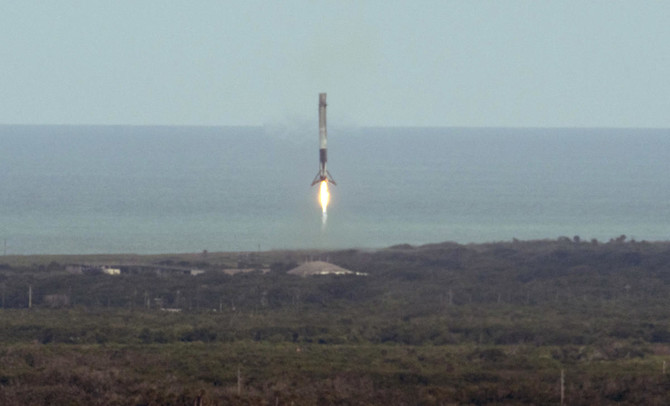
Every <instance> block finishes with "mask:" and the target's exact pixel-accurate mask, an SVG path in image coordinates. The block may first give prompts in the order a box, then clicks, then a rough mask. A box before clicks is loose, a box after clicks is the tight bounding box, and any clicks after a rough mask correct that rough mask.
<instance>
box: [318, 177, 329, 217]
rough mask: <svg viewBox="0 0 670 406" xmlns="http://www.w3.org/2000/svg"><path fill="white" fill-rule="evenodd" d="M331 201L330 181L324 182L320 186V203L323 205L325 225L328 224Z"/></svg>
mask: <svg viewBox="0 0 670 406" xmlns="http://www.w3.org/2000/svg"><path fill="white" fill-rule="evenodd" d="M329 201H330V192H329V191H328V181H327V180H322V181H321V185H320V186H319V202H320V203H321V210H322V213H323V215H322V219H323V223H324V224H325V223H326V218H327V217H328V202H329Z"/></svg>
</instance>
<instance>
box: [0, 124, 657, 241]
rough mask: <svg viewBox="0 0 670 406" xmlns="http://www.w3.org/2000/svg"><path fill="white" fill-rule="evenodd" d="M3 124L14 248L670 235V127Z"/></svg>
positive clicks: (5, 209) (0, 184)
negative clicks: (322, 150)
mask: <svg viewBox="0 0 670 406" xmlns="http://www.w3.org/2000/svg"><path fill="white" fill-rule="evenodd" d="M317 134H318V132H317V128H316V124H315V127H314V128H300V127H296V128H290V127H286V126H284V127H274V128H273V127H128V126H0V244H2V245H0V249H3V252H6V253H7V254H47V253H55V254H88V253H167V252H200V251H202V250H208V251H254V250H258V249H261V250H267V249H283V248H322V249H336V248H357V247H360V248H376V247H385V246H389V245H393V244H400V243H409V244H423V243H430V242H441V241H456V242H460V243H468V242H487V241H500V240H511V239H512V238H518V239H544V238H557V237H559V236H568V237H570V238H572V237H573V236H575V235H579V236H580V237H581V238H582V239H592V238H596V239H599V240H601V241H603V240H604V241H607V240H609V239H610V238H612V237H617V236H619V235H622V234H625V235H627V236H628V237H629V238H635V239H637V240H668V239H670V224H669V220H670V176H668V175H669V174H670V160H669V159H668V157H669V156H670V130H668V129H509V128H506V129H500V128H337V127H335V128H329V140H328V141H329V154H328V157H329V162H328V168H329V170H330V172H331V174H332V175H333V177H334V178H335V180H336V181H337V182H338V185H337V186H335V187H331V205H330V208H329V212H328V222H327V224H326V226H325V227H323V226H322V223H321V209H320V207H319V205H318V202H317V196H316V192H317V188H316V187H314V188H311V187H310V182H311V181H312V179H313V177H314V175H315V174H316V172H317V167H318V140H317Z"/></svg>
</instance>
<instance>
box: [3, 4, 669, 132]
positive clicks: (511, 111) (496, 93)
mask: <svg viewBox="0 0 670 406" xmlns="http://www.w3.org/2000/svg"><path fill="white" fill-rule="evenodd" d="M0 56H1V57H0V61H1V62H0V123H2V124H133V125H154V124H159V125H259V124H277V123H284V122H293V121H301V120H316V119H315V117H316V114H317V113H316V112H317V102H318V95H317V94H318V93H319V92H324V91H325V92H327V93H328V101H329V111H328V113H329V125H337V124H341V125H361V126H369V125H373V126H398V125H400V126H533V127H535V126H541V127H556V126H558V127H565V126H569V127H574V126H578V127H581V126H606V127H665V128H667V127H670V1H584V0H579V1H566V0H561V1H444V0H443V1H388V0H384V1H344V0H342V1H316V0H314V1H286V0H283V1H270V0H264V1H249V0H244V1H205V0H202V1H166V0H161V1H138V0H131V1H125V0H114V1H111V0H109V1H94V0H81V1H66V0H62V1H10V0H6V1H1V2H0Z"/></svg>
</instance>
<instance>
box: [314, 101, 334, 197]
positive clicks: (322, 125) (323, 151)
mask: <svg viewBox="0 0 670 406" xmlns="http://www.w3.org/2000/svg"><path fill="white" fill-rule="evenodd" d="M326 106H327V104H326V94H325V93H319V172H318V173H317V174H316V177H315V178H314V181H312V186H314V185H316V184H317V183H320V182H322V181H324V180H326V181H328V182H330V183H332V184H333V185H336V184H337V183H335V181H334V180H333V177H332V176H330V173H329V172H328V169H327V167H326V165H327V162H328V131H327V130H326Z"/></svg>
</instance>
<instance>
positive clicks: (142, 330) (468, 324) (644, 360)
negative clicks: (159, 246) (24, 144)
mask: <svg viewBox="0 0 670 406" xmlns="http://www.w3.org/2000/svg"><path fill="white" fill-rule="evenodd" d="M311 254H314V253H311ZM317 254H318V253H317ZM322 255H325V256H327V257H328V258H329V260H330V261H331V262H333V263H335V264H337V265H340V266H342V267H344V268H348V269H351V270H354V271H357V272H364V273H367V274H368V276H316V277H307V278H301V277H297V276H293V275H290V274H287V271H288V270H290V269H291V268H292V267H294V266H295V265H296V264H298V263H299V262H300V260H301V258H304V256H305V255H304V253H297V252H266V253H255V254H253V256H252V255H251V254H246V255H245V256H243V257H242V258H241V259H240V257H241V256H240V255H236V254H227V253H207V254H206V255H205V254H183V255H163V256H146V257H139V256H132V257H125V258H119V257H114V256H94V257H51V256H50V257H21V258H18V257H17V258H7V261H3V262H4V264H2V265H0V297H1V303H0V304H1V305H2V309H0V404H3V405H10V406H11V405H19V404H72V405H77V404H87V405H88V404H90V405H96V404H100V405H102V404H105V405H108V404H109V405H113V404H172V405H182V404H189V405H192V404H194V403H196V402H197V401H198V399H200V400H202V401H203V402H205V403H204V404H208V405H216V404H221V405H223V404H277V403H279V404H290V403H291V402H294V403H295V404H360V405H363V404H370V405H372V404H380V403H381V404H383V403H388V404H425V405H439V404H450V403H451V404H531V403H532V404H557V403H558V401H559V388H558V386H557V385H558V377H559V376H560V370H561V369H564V370H565V371H566V396H567V398H566V403H567V404H573V405H579V404H584V405H586V404H589V405H597V404H612V403H617V404H629V405H633V404H663V403H664V402H663V400H664V399H665V396H666V394H665V392H664V390H663V389H662V388H665V387H667V385H668V384H670V381H669V379H670V378H668V376H667V375H663V374H662V368H663V366H662V365H663V361H667V360H668V357H669V356H670V310H668V309H670V244H669V243H646V242H635V241H628V240H626V238H624V237H623V236H622V237H618V238H616V239H612V241H610V242H608V243H597V242H584V241H582V240H581V239H580V238H576V237H573V238H560V239H558V240H555V241H549V240H547V241H516V240H515V241H512V242H509V243H495V244H480V245H459V244H454V243H443V244H430V245H425V246H420V247H412V246H408V245H400V246H395V247H391V248H389V249H386V250H379V251H374V252H368V251H358V250H346V251H336V252H330V253H327V254H322ZM123 261H125V263H131V262H132V263H134V264H145V265H151V266H155V267H156V268H151V267H147V268H139V267H138V268H136V269H133V268H128V269H126V272H125V273H124V274H122V275H116V276H113V275H105V274H102V273H97V274H70V273H68V272H67V271H66V267H65V265H64V264H68V263H98V264H105V263H110V264H114V263H122V262H123ZM240 262H245V263H247V264H255V265H259V267H262V268H269V269H270V270H271V271H270V272H269V273H267V274H263V273H261V272H250V273H245V274H237V275H234V276H231V275H227V274H225V273H223V272H222V271H221V270H222V269H227V268H231V267H234V264H237V263H240ZM263 264H269V265H263ZM161 266H169V267H173V268H170V269H174V267H177V269H180V268H185V269H196V268H197V269H202V270H206V272H205V273H204V274H201V275H198V276H192V275H187V274H184V273H183V272H172V273H170V272H154V271H152V269H154V270H159V269H160V267H161ZM29 287H30V290H31V291H32V308H30V309H28V303H29V300H28V294H29V293H28V292H29ZM64 298H67V300H64ZM238 370H239V371H240V394H239V395H238V392H237V391H238Z"/></svg>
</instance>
